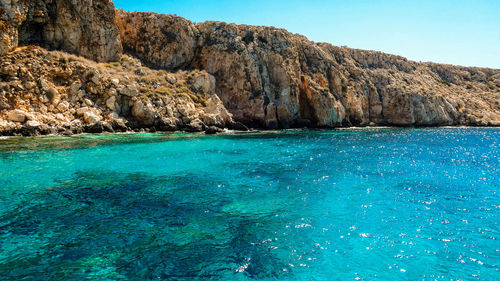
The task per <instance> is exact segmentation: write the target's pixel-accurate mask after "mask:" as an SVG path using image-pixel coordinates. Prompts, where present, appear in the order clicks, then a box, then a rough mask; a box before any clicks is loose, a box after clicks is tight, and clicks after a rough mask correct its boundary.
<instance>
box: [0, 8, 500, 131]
mask: <svg viewBox="0 0 500 281" xmlns="http://www.w3.org/2000/svg"><path fill="white" fill-rule="evenodd" d="M21 46H28V47H21ZM35 46H39V47H35ZM40 47H41V48H40ZM55 50H60V51H64V52H60V51H55ZM65 52H67V53H72V54H75V55H79V56H82V57H78V56H74V55H69V54H67V53H65ZM239 122H242V123H244V124H246V125H248V126H252V127H259V128H270V129H273V128H290V127H305V126H307V127H328V128H333V127H339V126H367V125H395V126H442V125H470V126H487V125H489V126H499V125H500V70H494V69H486V68H470V67H459V66H451V65H440V64H433V63H417V62H413V61H409V60H407V59H405V58H403V57H399V56H394V55H388V54H384V53H380V52H373V51H363V50H354V49H349V48H345V47H335V46H332V45H329V44H325V43H314V42H311V41H309V40H308V39H307V38H305V37H304V36H301V35H297V34H291V33H289V32H287V31H286V30H283V29H277V28H273V27H256V26H245V25H235V24H226V23H221V22H205V23H199V24H194V23H192V22H190V21H188V20H186V19H183V18H180V17H177V16H171V15H159V14H155V13H130V12H125V11H122V10H115V9H114V6H113V3H112V2H111V1H108V0H82V1H75V0H0V132H1V134H24V135H30V134H40V133H41V134H47V133H78V132H84V131H85V132H100V131H116V130H118V131H123V130H131V129H147V130H179V129H185V130H189V131H201V130H208V131H209V132H214V131H217V130H219V129H220V128H223V127H232V128H240V129H244V128H245V126H243V125H242V124H241V123H239Z"/></svg>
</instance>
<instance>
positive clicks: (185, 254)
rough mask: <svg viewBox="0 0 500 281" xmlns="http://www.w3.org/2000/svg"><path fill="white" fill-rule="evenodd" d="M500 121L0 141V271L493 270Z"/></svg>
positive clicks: (69, 276) (314, 274)
mask: <svg viewBox="0 0 500 281" xmlns="http://www.w3.org/2000/svg"><path fill="white" fill-rule="evenodd" d="M499 155H500V130H499V129H457V128H448V129H364V130H341V131H284V132H266V133H247V134H235V135H222V136H201V135H186V134H141V135H109V136H91V135H87V136H85V135H84V136H77V137H61V138H39V139H19V138H9V139H2V140H0V280H17V279H23V278H24V279H26V280H28V279H30V280H82V279H85V278H88V279H90V280H167V279H168V280H192V279H204V280H206V279H212V280H221V279H222V280H276V279H279V280H352V279H355V280H420V279H426V280H427V279H432V280H433V279H438V280H439V279H443V280H450V279H463V280H494V279H495V278H496V277H497V276H498V275H499V269H498V265H499V264H500V243H499V242H498V239H500V235H499V233H498V230H499V225H498V223H499V221H500V220H499V208H500V207H499V206H500V196H499V190H500V184H499V178H500V175H499V170H500V160H499Z"/></svg>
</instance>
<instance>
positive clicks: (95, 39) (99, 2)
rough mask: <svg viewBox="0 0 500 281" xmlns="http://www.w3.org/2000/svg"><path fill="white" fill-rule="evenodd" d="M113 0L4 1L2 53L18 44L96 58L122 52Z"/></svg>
mask: <svg viewBox="0 0 500 281" xmlns="http://www.w3.org/2000/svg"><path fill="white" fill-rule="evenodd" d="M114 19H115V8H114V5H113V3H112V2H111V1H109V0H79V1H76V0H2V1H1V5H0V30H2V33H1V36H0V55H1V54H5V53H6V52H7V51H8V50H9V49H12V48H13V47H17V46H18V45H20V46H22V45H38V46H42V47H44V48H47V49H53V50H63V51H66V52H70V53H74V54H78V55H82V56H85V57H87V58H89V59H93V60H96V61H109V60H116V59H117V58H118V56H119V55H120V54H121V52H122V46H121V43H120V39H119V34H118V28H117V27H116V25H115V22H114Z"/></svg>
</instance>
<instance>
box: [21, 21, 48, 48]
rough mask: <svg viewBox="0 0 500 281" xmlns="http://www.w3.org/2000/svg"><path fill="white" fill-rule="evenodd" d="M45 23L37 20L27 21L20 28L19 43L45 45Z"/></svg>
mask: <svg viewBox="0 0 500 281" xmlns="http://www.w3.org/2000/svg"><path fill="white" fill-rule="evenodd" d="M44 28H45V24H43V23H37V22H25V23H23V24H22V25H21V27H20V28H19V45H24V46H26V45H39V46H43V45H44V37H43V32H44Z"/></svg>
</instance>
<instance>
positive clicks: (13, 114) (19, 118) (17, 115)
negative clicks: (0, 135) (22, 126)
mask: <svg viewBox="0 0 500 281" xmlns="http://www.w3.org/2000/svg"><path fill="white" fill-rule="evenodd" d="M7 119H8V120H10V121H14V122H24V120H26V112H24V111H22V110H18V109H15V110H11V111H9V112H8V113H7Z"/></svg>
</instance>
